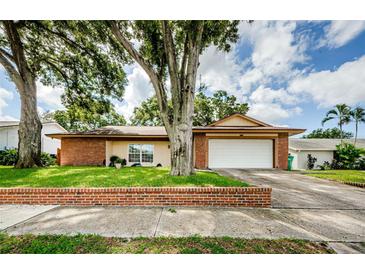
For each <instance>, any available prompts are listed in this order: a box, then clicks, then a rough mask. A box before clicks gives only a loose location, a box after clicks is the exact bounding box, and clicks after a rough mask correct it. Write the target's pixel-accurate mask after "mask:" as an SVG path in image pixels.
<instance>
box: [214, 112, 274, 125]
mask: <svg viewBox="0 0 365 274" xmlns="http://www.w3.org/2000/svg"><path fill="white" fill-rule="evenodd" d="M216 126H220V127H271V125H269V124H266V123H264V122H261V121H259V120H256V119H254V118H252V117H249V116H246V115H243V114H239V113H235V114H232V115H230V116H228V117H225V118H223V119H221V120H218V121H216V122H214V123H212V124H210V125H209V127H216Z"/></svg>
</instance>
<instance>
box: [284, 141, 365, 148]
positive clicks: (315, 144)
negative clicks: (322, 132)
mask: <svg viewBox="0 0 365 274" xmlns="http://www.w3.org/2000/svg"><path fill="white" fill-rule="evenodd" d="M344 142H348V143H351V144H353V143H354V140H353V139H346V140H344ZM340 143H341V140H340V139H298V138H289V148H290V149H294V150H336V145H338V144H340ZM356 146H357V147H359V148H365V139H357V142H356Z"/></svg>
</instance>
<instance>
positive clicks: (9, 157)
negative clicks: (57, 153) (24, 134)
mask: <svg viewBox="0 0 365 274" xmlns="http://www.w3.org/2000/svg"><path fill="white" fill-rule="evenodd" d="M17 160H18V150H17V149H15V148H12V149H5V150H2V151H0V165H3V166H14V165H15V164H16V162H17ZM55 163H56V159H55V157H53V156H51V155H50V154H48V153H46V152H42V154H41V165H42V166H44V167H46V166H52V165H54V164H55Z"/></svg>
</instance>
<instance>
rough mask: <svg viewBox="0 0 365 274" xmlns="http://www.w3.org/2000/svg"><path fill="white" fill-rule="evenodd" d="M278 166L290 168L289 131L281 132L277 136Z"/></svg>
mask: <svg viewBox="0 0 365 274" xmlns="http://www.w3.org/2000/svg"><path fill="white" fill-rule="evenodd" d="M277 142H278V144H277V154H278V155H277V159H278V163H277V167H278V168H280V169H288V153H289V145H288V142H289V139H288V133H279V136H278V138H277Z"/></svg>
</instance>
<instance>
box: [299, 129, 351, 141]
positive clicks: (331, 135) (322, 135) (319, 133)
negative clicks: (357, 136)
mask: <svg viewBox="0 0 365 274" xmlns="http://www.w3.org/2000/svg"><path fill="white" fill-rule="evenodd" d="M342 134H343V139H350V138H352V137H353V136H354V135H353V134H352V133H351V132H346V131H343V133H342ZM302 138H305V139H311V138H319V139H341V131H340V130H339V129H338V128H336V127H334V128H327V129H322V128H319V129H315V130H313V131H312V132H311V133H309V134H308V135H304V136H303V137H302Z"/></svg>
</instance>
